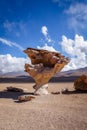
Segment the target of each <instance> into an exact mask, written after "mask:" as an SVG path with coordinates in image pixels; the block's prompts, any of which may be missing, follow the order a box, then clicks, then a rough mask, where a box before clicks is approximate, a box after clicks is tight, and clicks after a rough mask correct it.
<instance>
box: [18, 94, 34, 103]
mask: <svg viewBox="0 0 87 130" xmlns="http://www.w3.org/2000/svg"><path fill="white" fill-rule="evenodd" d="M34 98H35V97H34V96H27V95H23V96H19V97H18V101H20V102H22V101H31V100H32V99H34Z"/></svg>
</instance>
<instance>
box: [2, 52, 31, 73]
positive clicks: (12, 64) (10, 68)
mask: <svg viewBox="0 0 87 130" xmlns="http://www.w3.org/2000/svg"><path fill="white" fill-rule="evenodd" d="M26 62H29V59H27V58H17V57H12V56H11V55H10V54H6V55H0V73H2V74H4V73H8V72H23V71H24V64H25V63H26Z"/></svg>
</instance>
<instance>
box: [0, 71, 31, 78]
mask: <svg viewBox="0 0 87 130" xmlns="http://www.w3.org/2000/svg"><path fill="white" fill-rule="evenodd" d="M26 76H29V75H28V73H26V72H9V73H5V74H0V77H26Z"/></svg>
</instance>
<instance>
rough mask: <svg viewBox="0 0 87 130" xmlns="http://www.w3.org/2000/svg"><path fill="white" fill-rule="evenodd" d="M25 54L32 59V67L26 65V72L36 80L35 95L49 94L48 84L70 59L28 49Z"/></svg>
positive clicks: (44, 51)
mask: <svg viewBox="0 0 87 130" xmlns="http://www.w3.org/2000/svg"><path fill="white" fill-rule="evenodd" d="M24 52H25V53H26V54H27V55H28V57H29V58H30V59H31V63H32V64H31V65H30V64H25V71H26V72H28V73H29V75H30V76H31V77H32V78H33V79H34V80H35V82H36V85H34V87H33V88H34V89H35V92H34V94H39V95H41V94H48V91H47V88H48V86H47V83H48V81H49V80H50V79H51V78H52V77H53V76H54V75H55V74H56V73H58V72H59V71H60V70H61V69H62V68H63V67H64V66H65V65H66V64H68V62H69V59H68V58H66V57H65V56H63V55H61V54H60V53H58V52H51V51H47V50H41V49H33V48H27V49H26V50H24Z"/></svg>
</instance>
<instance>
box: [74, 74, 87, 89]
mask: <svg viewBox="0 0 87 130" xmlns="http://www.w3.org/2000/svg"><path fill="white" fill-rule="evenodd" d="M74 87H75V89H76V90H86V91H87V76H86V75H82V76H80V77H79V78H78V79H77V80H75V82H74Z"/></svg>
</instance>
